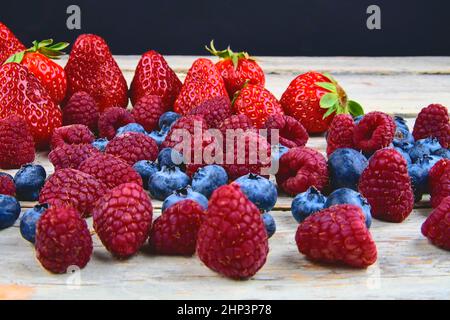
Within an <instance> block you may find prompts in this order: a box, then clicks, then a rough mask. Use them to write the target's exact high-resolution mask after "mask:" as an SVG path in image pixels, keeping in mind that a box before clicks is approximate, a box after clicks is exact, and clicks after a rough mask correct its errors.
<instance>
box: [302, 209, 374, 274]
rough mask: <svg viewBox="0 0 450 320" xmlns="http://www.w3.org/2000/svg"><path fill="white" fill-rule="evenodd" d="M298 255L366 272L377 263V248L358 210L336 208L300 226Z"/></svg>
mask: <svg viewBox="0 0 450 320" xmlns="http://www.w3.org/2000/svg"><path fill="white" fill-rule="evenodd" d="M295 241H296V242H297V247H298V251H299V252H300V253H303V254H304V255H306V256H307V257H308V258H310V259H312V260H315V261H321V262H326V263H338V264H339V263H341V264H346V265H349V266H351V267H355V268H366V267H368V266H370V265H371V264H373V263H375V261H376V260H377V247H376V245H375V242H374V241H373V239H372V236H371V234H370V232H369V230H368V229H367V227H366V225H365V218H364V214H363V213H362V211H361V209H360V208H359V207H358V206H355V205H351V204H338V205H334V206H332V207H330V208H327V209H324V210H322V211H319V212H317V213H314V214H312V215H311V216H309V217H308V218H306V220H305V221H303V222H302V223H300V224H299V226H298V229H297V233H296V235H295Z"/></svg>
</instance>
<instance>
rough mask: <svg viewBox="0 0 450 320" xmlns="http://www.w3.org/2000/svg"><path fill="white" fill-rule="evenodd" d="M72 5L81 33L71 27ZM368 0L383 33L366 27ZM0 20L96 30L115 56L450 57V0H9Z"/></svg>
mask: <svg viewBox="0 0 450 320" xmlns="http://www.w3.org/2000/svg"><path fill="white" fill-rule="evenodd" d="M70 4H77V5H79V6H80V8H81V27H82V29H81V30H68V29H67V27H66V19H67V17H68V15H67V14H66V8H67V6H68V5H70ZM371 4H377V5H378V6H380V8H381V22H382V29H381V30H374V31H370V30H368V29H367V27H366V19H367V17H368V15H367V14H366V8H367V7H368V6H369V5H371ZM0 21H2V22H4V23H5V24H7V25H8V26H9V27H10V28H11V29H12V30H13V31H14V32H15V33H16V35H17V36H18V37H19V38H20V39H21V40H22V41H24V42H25V43H27V44H28V43H30V42H31V41H32V40H33V39H44V38H49V37H53V38H55V39H56V40H66V41H70V42H73V40H74V39H75V38H76V36H77V35H79V34H80V33H97V34H99V35H101V36H103V37H104V38H105V39H106V40H107V41H108V42H109V44H110V47H111V49H112V51H113V53H115V54H140V53H142V52H144V51H146V50H148V49H150V48H152V49H156V50H158V51H161V52H162V53H165V54H202V53H205V51H204V50H203V46H204V45H205V44H206V43H208V42H209V40H210V39H212V38H214V39H215V40H216V44H217V47H222V46H225V45H227V44H231V45H232V47H233V48H236V49H247V50H248V51H249V52H250V53H253V54H255V55H374V56H375V55H450V37H449V34H450V1H448V0H427V1H424V0H409V1H408V0H371V1H368V0H272V1H262V0H260V1H257V0H241V1H236V0H184V1H182V0H147V1H144V0H122V1H105V0H90V1H87V0H85V1H83V0H73V1H68V0H59V1H36V0H17V1H13V0H8V1H7V0H5V1H2V4H1V6H0Z"/></svg>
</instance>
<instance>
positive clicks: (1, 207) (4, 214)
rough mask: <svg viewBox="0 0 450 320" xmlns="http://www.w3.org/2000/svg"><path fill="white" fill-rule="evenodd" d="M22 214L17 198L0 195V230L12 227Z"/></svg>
mask: <svg viewBox="0 0 450 320" xmlns="http://www.w3.org/2000/svg"><path fill="white" fill-rule="evenodd" d="M19 214H20V204H19V202H18V201H17V200H16V198H14V197H11V196H7V195H4V194H0V230H2V229H5V228H8V227H11V226H12V225H13V224H14V222H16V220H17V218H18V217H19Z"/></svg>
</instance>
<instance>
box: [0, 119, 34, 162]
mask: <svg viewBox="0 0 450 320" xmlns="http://www.w3.org/2000/svg"><path fill="white" fill-rule="evenodd" d="M34 155H35V154H34V141H33V136H32V135H31V131H30V130H29V128H28V124H27V122H26V121H25V120H24V119H23V118H21V117H19V116H16V115H10V116H9V117H6V118H5V119H3V120H1V121H0V168H2V169H17V168H20V167H21V166H22V165H23V164H26V163H30V162H33V160H34Z"/></svg>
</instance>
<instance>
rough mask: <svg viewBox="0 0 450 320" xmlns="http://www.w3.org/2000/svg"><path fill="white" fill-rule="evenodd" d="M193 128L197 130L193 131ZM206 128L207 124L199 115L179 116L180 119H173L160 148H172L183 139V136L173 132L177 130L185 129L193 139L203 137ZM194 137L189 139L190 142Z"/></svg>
mask: <svg viewBox="0 0 450 320" xmlns="http://www.w3.org/2000/svg"><path fill="white" fill-rule="evenodd" d="M195 129H197V132H196V131H195ZM208 129H209V127H208V124H207V123H206V121H205V119H203V117H201V116H196V115H188V116H184V117H181V118H180V119H178V120H177V121H175V123H174V124H173V125H172V127H171V128H170V131H169V133H168V134H167V137H166V140H164V141H163V143H162V144H161V149H163V148H174V147H175V146H176V145H178V144H179V143H181V142H182V141H183V138H184V137H181V136H179V135H178V134H175V133H176V132H177V131H178V130H186V131H187V132H188V133H189V134H190V135H191V137H193V138H194V139H203V133H204V132H205V131H206V130H208ZM178 132H181V131H178ZM196 133H198V134H196ZM198 135H200V137H198ZM194 139H192V140H191V141H192V143H193V142H194Z"/></svg>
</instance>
